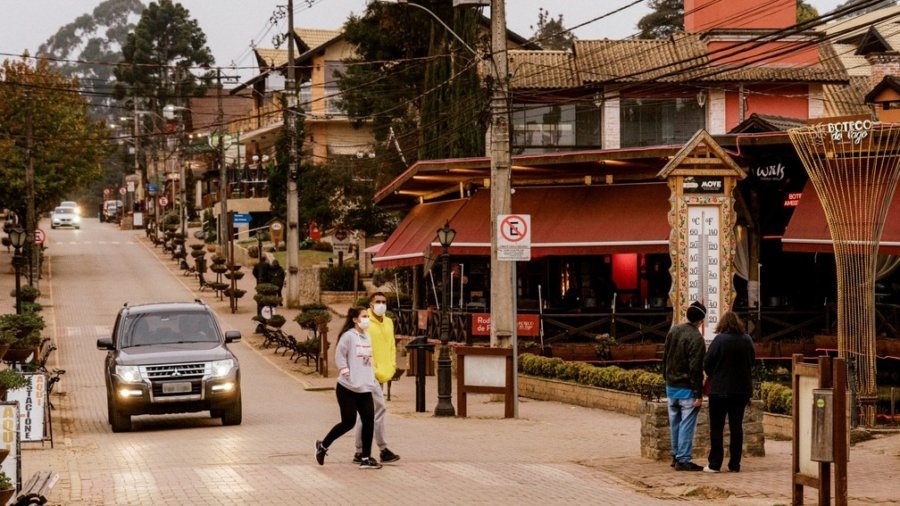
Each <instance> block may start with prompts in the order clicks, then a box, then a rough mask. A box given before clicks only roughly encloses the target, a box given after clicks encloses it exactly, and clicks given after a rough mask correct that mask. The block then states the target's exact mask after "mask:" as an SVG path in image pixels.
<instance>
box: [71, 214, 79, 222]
mask: <svg viewBox="0 0 900 506" xmlns="http://www.w3.org/2000/svg"><path fill="white" fill-rule="evenodd" d="M72 221H73V222H75V223H81V216H78V215H77V214H76V215H75V216H72Z"/></svg>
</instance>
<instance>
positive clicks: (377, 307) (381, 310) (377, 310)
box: [372, 302, 387, 316]
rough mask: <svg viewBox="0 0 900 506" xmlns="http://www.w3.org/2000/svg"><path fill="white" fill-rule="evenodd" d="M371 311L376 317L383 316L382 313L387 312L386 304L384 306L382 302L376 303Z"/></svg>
mask: <svg viewBox="0 0 900 506" xmlns="http://www.w3.org/2000/svg"><path fill="white" fill-rule="evenodd" d="M372 310H373V311H374V312H375V314H377V315H378V316H384V313H386V312H387V304H385V303H384V302H377V303H375V306H374V307H373V308H372Z"/></svg>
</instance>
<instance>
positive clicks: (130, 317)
mask: <svg viewBox="0 0 900 506" xmlns="http://www.w3.org/2000/svg"><path fill="white" fill-rule="evenodd" d="M240 339H241V333H240V332H239V331H236V330H231V331H227V332H225V333H224V335H223V333H222V331H221V329H220V328H219V324H218V321H217V320H216V317H215V314H214V313H213V312H212V310H211V309H209V307H208V306H207V305H206V304H204V303H203V302H201V301H199V300H197V301H195V302H177V303H158V304H143V305H137V306H128V305H127V304H126V305H125V306H124V307H123V308H122V309H121V310H119V314H118V316H116V324H115V326H114V327H113V334H112V338H101V339H98V340H97V348H98V349H101V350H106V351H107V354H106V367H105V373H104V376H105V377H106V404H107V410H108V416H109V423H110V424H111V425H112V430H113V432H127V431H130V430H131V416H132V415H141V414H163V413H186V412H197V411H206V410H209V411H210V414H211V415H212V417H213V418H221V419H222V423H223V424H224V425H239V424H240V423H241V371H240V365H239V364H238V360H237V357H235V356H234V354H232V353H231V350H229V349H228V346H227V343H232V342H236V341H240Z"/></svg>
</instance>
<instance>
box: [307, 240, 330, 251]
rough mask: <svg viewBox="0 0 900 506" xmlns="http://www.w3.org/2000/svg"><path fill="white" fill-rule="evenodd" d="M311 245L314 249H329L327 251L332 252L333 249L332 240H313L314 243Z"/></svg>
mask: <svg viewBox="0 0 900 506" xmlns="http://www.w3.org/2000/svg"><path fill="white" fill-rule="evenodd" d="M310 247H311V248H312V249H313V250H314V251H327V252H329V253H331V250H332V246H331V243H330V242H325V241H321V242H312V244H311V245H310Z"/></svg>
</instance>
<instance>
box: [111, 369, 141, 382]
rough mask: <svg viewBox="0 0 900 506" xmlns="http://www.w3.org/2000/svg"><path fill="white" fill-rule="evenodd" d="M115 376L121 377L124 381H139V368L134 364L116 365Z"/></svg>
mask: <svg viewBox="0 0 900 506" xmlns="http://www.w3.org/2000/svg"><path fill="white" fill-rule="evenodd" d="M116 376H118V377H120V378H122V381H124V382H125V383H141V382H142V381H143V379H144V378H143V377H142V376H141V368H140V367H138V366H136V365H117V366H116Z"/></svg>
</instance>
